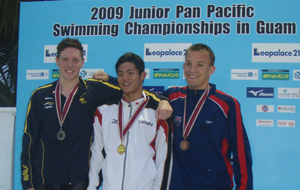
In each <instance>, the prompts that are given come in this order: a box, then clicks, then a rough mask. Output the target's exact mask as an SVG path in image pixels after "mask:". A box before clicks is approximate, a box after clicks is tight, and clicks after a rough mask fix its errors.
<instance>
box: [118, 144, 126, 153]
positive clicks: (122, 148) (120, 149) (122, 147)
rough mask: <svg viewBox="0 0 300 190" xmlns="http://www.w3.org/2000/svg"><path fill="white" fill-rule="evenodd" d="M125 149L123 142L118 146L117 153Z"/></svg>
mask: <svg viewBox="0 0 300 190" xmlns="http://www.w3.org/2000/svg"><path fill="white" fill-rule="evenodd" d="M125 151H126V147H125V146H124V145H123V144H120V145H119V146H118V153H119V154H123V153H124V152H125Z"/></svg>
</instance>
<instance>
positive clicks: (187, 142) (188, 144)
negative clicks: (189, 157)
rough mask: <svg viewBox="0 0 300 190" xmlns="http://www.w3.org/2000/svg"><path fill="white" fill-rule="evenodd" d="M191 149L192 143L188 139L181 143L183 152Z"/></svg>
mask: <svg viewBox="0 0 300 190" xmlns="http://www.w3.org/2000/svg"><path fill="white" fill-rule="evenodd" d="M189 147H190V143H189V141H187V140H186V139H183V140H182V141H181V142H180V148H181V150H183V151H186V150H187V149H189Z"/></svg>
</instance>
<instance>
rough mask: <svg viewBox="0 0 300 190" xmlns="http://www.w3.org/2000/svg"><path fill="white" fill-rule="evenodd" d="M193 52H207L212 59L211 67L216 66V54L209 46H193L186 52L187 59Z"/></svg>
mask: <svg viewBox="0 0 300 190" xmlns="http://www.w3.org/2000/svg"><path fill="white" fill-rule="evenodd" d="M191 51H200V52H204V51H207V52H208V54H209V57H210V61H211V65H214V64H215V59H216V58H215V54H214V52H213V50H212V49H211V48H210V47H209V46H207V45H206V44H201V43H199V44H193V45H192V46H190V47H189V48H188V50H187V51H186V54H185V57H186V56H187V54H188V53H189V52H191Z"/></svg>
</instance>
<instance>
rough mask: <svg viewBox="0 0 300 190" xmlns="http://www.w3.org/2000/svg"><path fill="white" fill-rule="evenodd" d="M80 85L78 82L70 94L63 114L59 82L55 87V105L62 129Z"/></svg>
mask: <svg viewBox="0 0 300 190" xmlns="http://www.w3.org/2000/svg"><path fill="white" fill-rule="evenodd" d="M78 86H79V83H78V82H77V83H76V85H75V86H74V87H73V88H72V90H71V91H70V93H69V94H68V97H67V99H66V102H65V103H64V107H63V110H62V113H61V99H60V98H61V95H60V86H59V81H58V82H57V83H56V87H55V105H56V113H57V117H58V121H59V124H60V128H62V126H63V123H64V121H65V118H66V116H67V113H68V111H69V108H70V107H71V103H72V101H73V98H74V95H75V93H76V91H77V90H78Z"/></svg>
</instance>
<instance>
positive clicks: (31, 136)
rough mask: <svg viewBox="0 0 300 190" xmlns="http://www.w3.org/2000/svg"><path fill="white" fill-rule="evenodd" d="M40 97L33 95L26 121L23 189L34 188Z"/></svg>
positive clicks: (22, 160) (23, 152) (22, 154)
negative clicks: (33, 174) (34, 163)
mask: <svg viewBox="0 0 300 190" xmlns="http://www.w3.org/2000/svg"><path fill="white" fill-rule="evenodd" d="M38 101H39V100H38V96H37V93H35V92H34V93H33V94H32V96H31V98H30V101H29V104H28V108H27V112H26V120H25V127H24V134H23V142H22V153H21V175H22V179H21V182H22V186H23V189H28V188H32V187H33V179H32V173H33V165H32V164H33V157H34V156H35V154H36V151H37V148H38V145H39V139H40V126H41V122H40V118H41V117H40V115H39V111H38V106H39V105H38V104H39V103H38Z"/></svg>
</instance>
